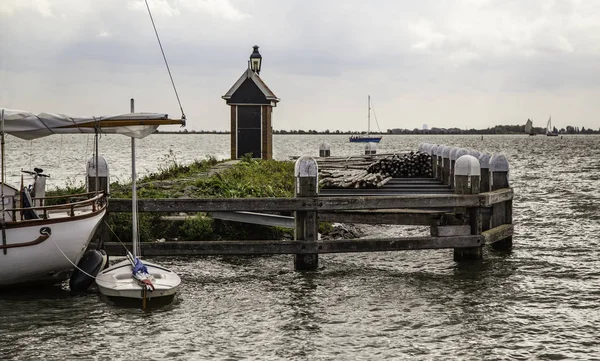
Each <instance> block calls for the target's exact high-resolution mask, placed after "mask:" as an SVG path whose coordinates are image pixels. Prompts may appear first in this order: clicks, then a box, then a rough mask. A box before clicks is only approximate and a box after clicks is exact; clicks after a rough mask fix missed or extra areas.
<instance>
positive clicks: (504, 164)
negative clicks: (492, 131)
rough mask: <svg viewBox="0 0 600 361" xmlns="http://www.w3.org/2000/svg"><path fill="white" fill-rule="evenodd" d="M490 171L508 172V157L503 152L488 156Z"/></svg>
mask: <svg viewBox="0 0 600 361" xmlns="http://www.w3.org/2000/svg"><path fill="white" fill-rule="evenodd" d="M490 171H491V172H492V173H494V172H508V159H506V156H505V155H504V154H494V155H493V156H492V158H490Z"/></svg>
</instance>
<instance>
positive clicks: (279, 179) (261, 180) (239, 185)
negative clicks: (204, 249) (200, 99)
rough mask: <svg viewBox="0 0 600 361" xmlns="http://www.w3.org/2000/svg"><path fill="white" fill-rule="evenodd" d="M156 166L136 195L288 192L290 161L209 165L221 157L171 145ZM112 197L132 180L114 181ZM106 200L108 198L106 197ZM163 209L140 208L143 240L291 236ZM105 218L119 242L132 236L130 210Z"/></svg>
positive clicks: (78, 189) (75, 189)
mask: <svg viewBox="0 0 600 361" xmlns="http://www.w3.org/2000/svg"><path fill="white" fill-rule="evenodd" d="M161 161H162V163H161V165H160V166H159V171H157V172H156V173H151V174H149V175H147V176H144V177H142V178H141V179H140V180H139V181H138V182H137V184H138V198H139V199H143V198H146V199H149V198H150V199H152V198H171V199H174V198H182V197H183V198H245V197H293V196H294V182H295V180H294V163H293V162H282V161H275V160H260V159H252V158H251V157H244V158H243V159H241V160H240V162H238V163H236V164H234V165H232V166H230V167H228V168H224V169H222V170H221V171H218V172H217V171H214V168H213V167H214V166H215V165H217V164H218V163H222V162H220V161H218V160H216V159H215V158H214V157H210V156H209V157H207V159H204V160H196V161H194V162H192V163H191V164H182V163H181V162H180V161H178V160H177V155H176V154H175V152H173V151H172V150H171V149H170V150H169V152H168V154H166V155H165V156H164V157H163V158H161ZM84 191H85V185H84V184H80V185H78V186H76V185H75V184H74V182H70V183H68V184H67V185H66V187H65V188H63V189H56V190H54V191H52V192H48V193H49V194H50V193H53V195H68V194H74V193H82V192H84ZM110 193H111V194H110V195H111V197H112V198H131V183H127V184H121V183H119V182H113V183H111V185H110ZM109 202H110V201H109ZM166 215H167V214H163V213H139V217H138V219H139V234H140V239H141V240H142V241H153V240H156V239H161V238H165V239H174V238H177V239H179V240H196V241H199V240H219V239H263V240H269V239H281V238H291V237H292V236H293V234H292V232H293V231H292V230H290V229H284V228H279V227H268V226H260V225H253V224H243V223H235V222H224V221H223V222H215V221H214V220H213V219H212V218H210V217H208V216H207V215H206V214H204V213H198V214H196V215H193V216H190V217H188V218H185V220H183V221H175V222H174V221H167V220H164V217H163V216H166ZM108 223H109V225H110V227H111V228H112V229H113V231H114V232H115V234H116V235H117V237H119V239H120V240H121V241H123V242H129V241H131V213H112V214H110V215H109V219H108Z"/></svg>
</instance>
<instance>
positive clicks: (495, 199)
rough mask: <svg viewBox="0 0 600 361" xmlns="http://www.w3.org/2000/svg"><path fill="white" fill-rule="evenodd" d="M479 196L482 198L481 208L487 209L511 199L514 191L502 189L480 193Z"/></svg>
mask: <svg viewBox="0 0 600 361" xmlns="http://www.w3.org/2000/svg"><path fill="white" fill-rule="evenodd" d="M479 196H480V197H482V206H484V207H489V206H492V205H494V204H497V203H502V202H506V201H509V200H511V199H513V196H514V191H513V189H512V188H503V189H498V190H495V191H491V192H486V193H480V194H479Z"/></svg>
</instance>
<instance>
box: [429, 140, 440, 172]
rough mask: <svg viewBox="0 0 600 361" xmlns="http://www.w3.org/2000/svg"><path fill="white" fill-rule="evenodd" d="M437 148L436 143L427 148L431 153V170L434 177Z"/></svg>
mask: <svg viewBox="0 0 600 361" xmlns="http://www.w3.org/2000/svg"><path fill="white" fill-rule="evenodd" d="M437 150H438V145H437V144H434V145H432V146H431V148H430V149H429V154H431V172H432V176H433V178H434V179H435V178H437V163H438V162H437V159H438V158H437Z"/></svg>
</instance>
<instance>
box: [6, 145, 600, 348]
mask: <svg viewBox="0 0 600 361" xmlns="http://www.w3.org/2000/svg"><path fill="white" fill-rule="evenodd" d="M346 139H347V138H346V137H345V136H328V137H325V136H275V138H274V146H275V157H276V158H280V159H285V158H286V157H288V156H290V155H303V154H308V155H317V154H318V145H319V144H320V143H321V142H323V141H327V142H329V143H331V151H332V155H351V154H359V153H360V152H361V151H362V150H363V147H364V145H360V144H350V143H347V142H346ZM108 140H110V146H109V147H106V152H105V157H106V158H107V160H109V164H110V166H111V173H112V174H113V175H116V176H117V177H121V178H122V179H124V178H127V177H128V174H129V173H128V172H129V163H128V162H129V153H128V152H129V150H128V149H129V148H128V146H129V143H128V141H127V140H121V139H119V138H117V137H115V138H109V139H108ZM13 141H14V138H13ZM424 141H426V142H431V143H434V142H435V143H438V144H446V145H454V146H464V147H472V148H475V149H477V150H486V151H490V152H502V153H504V154H505V155H506V156H507V157H508V159H509V162H510V167H511V172H510V178H511V182H512V186H513V187H514V189H515V192H516V195H515V199H514V223H515V232H516V234H515V236H514V248H513V250H512V252H510V253H496V252H490V251H488V252H486V254H485V259H484V260H483V261H481V262H475V263H468V264H456V263H455V262H453V260H452V251H451V250H441V251H413V252H396V253H393V252H379V253H365V254H343V255H321V256H320V269H319V270H318V271H316V272H311V273H298V272H295V271H293V258H292V256H272V257H253V258H243V257H235V258H225V257H202V258H160V259H154V260H156V261H159V262H160V263H162V264H164V265H166V266H169V267H171V268H173V269H174V270H175V271H176V272H178V273H179V274H180V275H181V277H182V287H181V292H180V294H179V295H178V296H177V298H176V300H175V302H174V303H173V304H171V305H169V306H166V307H163V308H160V309H156V310H152V311H146V312H144V311H141V310H137V309H130V308H118V307H115V306H112V305H110V304H108V303H105V302H103V301H102V300H100V299H99V297H98V296H97V295H96V294H94V293H89V294H86V295H83V296H73V295H71V294H70V293H69V292H68V291H66V288H67V287H66V286H65V285H63V286H62V287H54V288H51V289H49V290H48V289H46V290H35V289H31V290H27V291H20V292H14V291H13V292H8V291H6V290H0V295H1V296H0V310H1V313H0V330H1V336H0V359H1V360H30V359H44V360H64V359H89V360H108V359H110V360H131V359H140V358H144V359H148V360H171V359H174V360H175V359H176V360H215V359H216V360H401V359H414V360H432V359H433V360H484V359H485V360H506V359H517V360H529V359H541V360H561V359H565V360H598V359H600V341H599V338H598V337H599V335H600V306H599V304H600V282H599V281H600V257H599V251H598V250H599V248H600V236H599V234H600V211H599V207H598V204H599V201H600V137H598V136H564V137H563V138H562V139H561V137H557V138H550V137H544V136H536V137H528V136H484V138H483V139H481V137H479V136H439V137H417V136H384V138H383V140H382V142H381V143H380V145H379V150H378V151H379V152H380V153H381V152H394V151H407V150H413V149H416V148H417V145H418V143H419V142H424ZM36 142H37V143H35V144H33V145H31V144H29V143H22V145H21V146H15V145H14V144H13V145H12V147H14V148H13V149H12V150H13V151H14V152H15V153H17V154H16V155H17V159H20V162H21V163H19V161H15V160H14V159H13V161H14V162H15V163H9V164H11V165H12V167H13V168H16V170H17V172H15V171H14V169H13V173H10V174H11V178H10V179H15V178H17V177H18V169H19V167H20V166H21V165H19V164H25V163H26V162H29V159H30V158H36V157H38V158H39V157H41V158H42V161H41V163H36V160H33V161H32V163H33V166H42V164H44V166H45V167H47V169H48V172H49V173H50V174H53V172H54V174H56V175H55V176H54V177H53V179H54V182H56V183H57V184H58V185H62V184H61V181H62V183H64V180H66V179H75V180H78V179H79V180H83V177H82V176H80V175H79V173H81V172H82V170H83V164H85V159H86V158H85V157H86V156H85V155H84V152H83V151H82V149H89V146H88V145H86V143H88V144H89V141H87V140H81V139H73V138H68V139H66V138H63V139H62V140H61V143H62V144H58V141H56V139H55V142H54V143H51V142H50V138H46V139H43V140H40V141H36ZM15 143H18V142H15ZM101 144H102V143H101ZM7 145H8V143H7ZM101 147H102V146H101ZM228 147H229V142H228V136H227V135H217V136H209V135H187V136H170V135H161V136H152V137H150V138H148V139H145V140H142V141H140V142H139V149H140V151H139V152H138V164H141V165H142V167H141V168H140V169H142V170H143V171H146V172H152V171H156V170H157V169H159V168H160V166H161V164H160V163H161V161H162V160H163V159H164V157H165V155H166V154H168V149H169V148H172V149H173V151H174V155H175V156H177V157H178V160H179V161H182V162H187V161H190V160H192V159H195V158H201V157H203V156H205V155H206V154H212V155H216V156H217V157H218V158H225V157H227V156H228V152H229V150H228ZM37 148H39V149H37ZM43 148H45V149H47V148H53V149H54V152H55V153H56V152H58V151H60V152H61V155H60V158H59V157H54V158H53V157H52V156H51V155H50V154H48V152H47V151H42V149H43ZM19 150H22V151H21V154H19V152H18V151H19ZM30 154H31V157H30ZM9 155H10V152H9V151H8V150H7V157H8V156H9ZM19 157H20V158H19ZM56 159H58V160H56ZM77 162H79V163H77ZM76 163H77V164H76ZM27 166H28V164H25V165H24V167H27ZM44 166H42V168H43V167H44ZM78 177H79V178H78ZM368 230H369V234H370V235H378V234H379V235H387V236H391V235H397V234H420V233H422V232H423V229H422V228H420V227H391V226H382V227H368ZM0 257H1V256H0ZM0 261H1V258H0Z"/></svg>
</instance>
